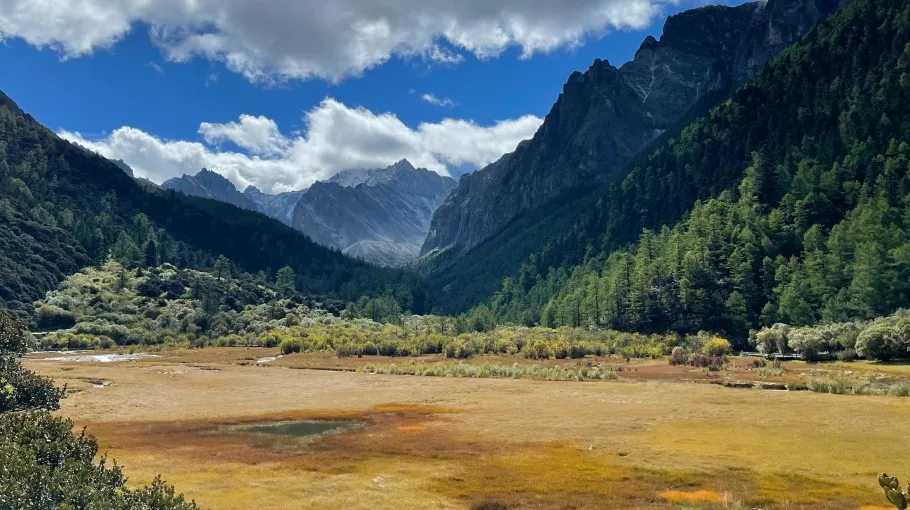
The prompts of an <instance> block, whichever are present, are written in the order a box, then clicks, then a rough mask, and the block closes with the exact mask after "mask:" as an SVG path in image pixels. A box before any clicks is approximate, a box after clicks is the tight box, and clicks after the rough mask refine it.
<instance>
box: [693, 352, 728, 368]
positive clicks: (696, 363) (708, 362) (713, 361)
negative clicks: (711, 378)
mask: <svg viewBox="0 0 910 510" xmlns="http://www.w3.org/2000/svg"><path fill="white" fill-rule="evenodd" d="M726 363H727V360H726V359H725V358H724V357H722V356H707V355H704V354H698V355H695V356H693V357H692V359H691V360H690V361H689V364H690V365H692V366H693V367H696V368H707V369H708V370H710V371H712V372H718V371H720V370H723V368H724V365H725V364H726Z"/></svg>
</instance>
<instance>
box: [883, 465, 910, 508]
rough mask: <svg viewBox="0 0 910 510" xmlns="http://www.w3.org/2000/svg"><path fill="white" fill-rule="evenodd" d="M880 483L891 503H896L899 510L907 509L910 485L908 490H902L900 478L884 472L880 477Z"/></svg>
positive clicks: (909, 499) (909, 498)
mask: <svg viewBox="0 0 910 510" xmlns="http://www.w3.org/2000/svg"><path fill="white" fill-rule="evenodd" d="M878 484H879V486H881V488H882V490H883V491H885V498H886V499H887V500H888V502H889V503H891V504H892V505H894V506H895V508H897V510H906V508H907V504H908V501H910V485H908V487H907V490H906V491H901V487H900V482H899V481H898V479H897V478H896V477H893V476H888V473H882V474H881V476H879V477H878Z"/></svg>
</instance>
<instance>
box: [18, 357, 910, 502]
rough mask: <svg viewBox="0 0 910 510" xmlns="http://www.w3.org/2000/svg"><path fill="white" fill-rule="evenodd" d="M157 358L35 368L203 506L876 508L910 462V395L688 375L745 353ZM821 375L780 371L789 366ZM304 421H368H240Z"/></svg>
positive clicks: (37, 363)
mask: <svg viewBox="0 0 910 510" xmlns="http://www.w3.org/2000/svg"><path fill="white" fill-rule="evenodd" d="M158 354H159V357H154V358H143V359H139V360H136V361H128V362H122V363H96V362H75V361H42V360H40V359H39V358H41V357H48V355H40V356H32V357H30V358H28V359H27V360H26V366H27V367H28V368H30V369H33V370H35V371H37V372H39V373H41V374H42V375H49V376H52V377H54V378H55V379H56V380H57V382H58V384H62V383H67V384H68V385H69V388H70V390H71V393H70V397H69V398H67V399H66V400H64V401H63V408H62V410H61V413H62V414H64V415H66V416H68V417H70V418H72V419H73V420H74V421H76V423H77V424H78V425H79V426H85V427H87V428H88V430H89V432H91V433H93V434H95V435H97V436H98V439H99V442H100V443H101V445H102V448H103V450H104V451H107V452H108V454H109V456H110V457H111V458H113V459H116V460H117V462H118V463H120V464H121V465H123V466H124V467H125V468H126V470H127V473H129V474H130V476H131V477H132V481H133V482H135V483H140V482H141V483H145V482H148V481H150V480H151V479H152V478H153V477H154V476H155V475H156V474H159V473H160V474H162V475H163V476H164V477H165V478H166V479H167V480H168V481H169V482H171V483H173V484H175V486H176V488H177V490H178V491H182V492H184V493H185V494H186V495H187V496H188V497H191V498H195V499H196V501H197V502H199V503H201V504H202V505H204V506H205V507H207V508H219V509H246V508H255V507H258V508H276V509H282V508H286V509H292V508H325V509H330V508H354V509H356V508H363V509H378V508H434V509H446V508H453V509H454V508H512V507H515V508H535V509H536V508H541V509H544V508H554V509H555V508H560V509H561V508H675V509H683V508H685V509H697V508H703V509H714V508H763V509H770V508H781V509H791V508H807V509H845V508H852V509H859V508H864V509H866V510H869V509H873V508H876V507H877V506H880V505H882V504H883V503H884V500H883V498H882V494H881V490H880V489H879V488H878V487H877V483H876V477H877V475H878V474H879V473H881V472H882V471H886V472H888V473H891V474H897V475H898V476H907V475H908V474H910V466H908V463H907V462H906V455H905V454H904V453H903V448H901V446H902V445H903V444H904V440H905V439H906V426H905V424H906V423H908V421H910V400H907V399H903V398H898V397H886V396H859V395H829V394H818V393H811V392H787V391H759V390H737V389H730V388H724V387H721V386H718V385H712V384H692V383H691V382H683V381H700V382H714V381H713V380H723V379H731V378H732V379H735V380H752V379H755V380H758V377H757V376H755V375H754V374H753V373H752V372H753V371H751V370H749V371H747V370H745V369H741V367H740V368H737V367H738V365H736V363H734V364H733V369H732V370H731V372H730V373H721V374H708V373H705V372H704V371H701V370H697V369H690V368H685V367H670V366H669V365H667V362H666V360H657V361H653V362H632V363H629V364H627V363H625V362H623V361H621V360H599V361H598V363H600V364H602V365H607V364H610V363H612V364H615V365H616V367H617V368H620V369H622V370H619V371H618V372H617V373H618V375H619V378H618V379H616V380H606V381H601V380H598V381H588V382H565V381H538V380H527V379H492V378H491V379H475V378H454V377H417V376H395V375H374V374H369V373H362V372H360V373H354V372H344V371H330V370H312V369H302V368H303V367H309V368H333V369H339V368H341V369H351V368H356V366H357V365H358V364H366V363H388V362H389V360H388V359H387V358H383V359H374V360H369V359H366V358H365V359H357V358H352V359H338V358H335V357H333V356H327V355H292V356H287V357H282V358H279V359H276V360H274V361H269V362H266V363H256V360H259V359H263V358H266V357H268V356H271V355H274V354H275V351H274V350H267V349H205V350H187V351H166V352H162V353H158ZM487 361H491V360H473V361H472V363H484V362H487ZM492 361H496V362H501V363H506V362H508V363H510V364H511V363H513V362H515V361H518V360H516V359H515V358H502V359H498V360H492ZM427 362H432V360H427ZM521 362H524V361H521ZM396 363H408V362H407V361H396ZM550 363H553V364H555V363H557V362H550ZM560 363H564V364H576V363H577V362H574V361H563V362H560ZM336 365H337V366H336ZM828 368H830V369H832V370H833V369H836V370H846V371H848V372H850V374H851V376H853V374H865V373H866V372H873V371H875V372H887V370H879V368H881V369H885V368H888V369H890V372H891V376H895V374H897V375H896V376H906V375H910V371H908V370H906V368H907V367H901V366H897V367H870V366H866V365H863V364H858V363H857V364H851V365H850V366H848V367H847V368H843V367H841V368H836V367H833V366H829V367H828ZM813 370H815V371H816V372H817V371H819V369H818V368H812V367H808V366H805V365H802V364H798V363H794V364H788V365H785V371H786V372H787V375H786V376H781V378H799V377H803V375H804V374H805V376H806V377H808V376H810V375H811V373H812V372H811V371H813ZM773 377H774V376H773V374H772V378H773ZM863 377H866V376H865V375H864V376H863ZM750 378H751V379H750ZM306 420H317V421H319V420H331V421H339V420H341V421H344V420H357V421H361V422H363V426H362V427H358V428H353V429H349V430H346V431H344V432H339V433H337V434H329V435H325V436H319V437H315V438H314V437H309V438H306V437H301V438H298V437H287V436H269V435H264V434H258V433H252V432H250V431H248V430H247V429H246V428H247V426H249V425H253V424H257V425H258V424H268V423H272V422H287V421H306ZM496 505H502V506H496ZM881 508H887V507H881Z"/></svg>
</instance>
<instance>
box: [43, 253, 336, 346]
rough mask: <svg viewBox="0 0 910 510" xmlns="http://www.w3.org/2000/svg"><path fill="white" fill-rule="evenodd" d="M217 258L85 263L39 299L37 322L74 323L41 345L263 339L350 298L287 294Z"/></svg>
mask: <svg viewBox="0 0 910 510" xmlns="http://www.w3.org/2000/svg"><path fill="white" fill-rule="evenodd" d="M216 266H217V268H216V270H215V272H211V273H208V272H203V271H196V270H188V269H178V268H176V267H174V266H172V265H169V264H165V265H162V266H160V267H155V268H148V269H143V270H139V269H135V270H129V269H126V268H124V267H123V266H121V265H120V264H119V263H117V262H108V263H107V264H104V265H103V266H100V267H89V268H85V269H83V270H82V271H80V272H78V273H76V274H74V275H72V276H70V277H68V278H67V279H66V280H65V281H64V282H63V283H62V284H61V286H60V288H59V289H58V290H55V291H53V292H49V293H48V294H47V295H46V296H45V298H44V299H43V300H41V301H39V302H38V303H36V308H37V310H38V312H37V313H36V318H35V327H37V328H38V329H41V330H51V331H53V330H54V329H55V327H60V328H66V329H61V330H58V331H53V332H52V333H51V334H48V335H46V336H43V337H41V338H40V341H39V345H40V346H41V347H56V348H68V349H90V348H99V347H101V348H110V347H112V346H116V345H119V346H127V345H136V344H142V345H161V344H169V345H183V346H191V345H194V346H203V345H259V343H258V342H259V337H260V336H261V335H262V334H263V333H266V332H267V331H270V330H272V329H275V328H279V327H288V326H294V325H298V324H302V323H306V322H307V321H323V320H335V316H338V315H340V314H341V313H342V311H343V310H344V308H345V303H344V302H341V301H337V300H332V299H328V298H325V297H320V296H302V295H300V294H297V293H293V294H292V295H291V296H290V299H287V298H284V297H283V294H282V292H281V291H279V290H278V289H277V288H276V286H273V285H272V284H270V283H269V282H267V281H264V280H262V279H260V278H259V277H254V276H252V275H249V274H246V273H243V272H241V271H233V270H231V269H230V264H229V262H227V259H223V261H222V262H221V263H218V264H216ZM219 275H220V276H219ZM271 345H273V346H274V345H278V342H277V341H275V342H274V343H272V344H271Z"/></svg>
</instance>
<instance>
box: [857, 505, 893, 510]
mask: <svg viewBox="0 0 910 510" xmlns="http://www.w3.org/2000/svg"><path fill="white" fill-rule="evenodd" d="M859 510H894V507H893V506H875V505H863V506H861V507H859Z"/></svg>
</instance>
